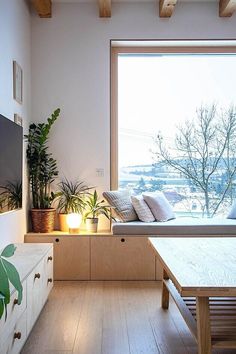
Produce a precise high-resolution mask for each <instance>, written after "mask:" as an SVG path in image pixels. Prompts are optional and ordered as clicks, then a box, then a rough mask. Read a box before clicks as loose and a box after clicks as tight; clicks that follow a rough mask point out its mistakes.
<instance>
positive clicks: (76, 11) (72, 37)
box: [32, 1, 236, 190]
mask: <svg viewBox="0 0 236 354" xmlns="http://www.w3.org/2000/svg"><path fill="white" fill-rule="evenodd" d="M156 3H157V2H156V1H153V3H151V2H150V3H136V4H134V3H126V4H125V3H113V5H112V18H111V19H100V18H99V17H98V9H97V5H96V4H54V6H53V18H52V19H49V20H48V19H47V20H42V19H39V18H38V17H36V16H35V17H34V18H33V21H32V89H33V101H32V102H33V103H32V104H33V110H32V112H33V119H34V120H35V121H40V120H43V119H44V118H45V115H47V114H49V113H50V112H52V111H53V109H54V108H56V107H58V106H59V107H60V108H61V109H62V114H61V117H60V118H59V121H58V122H56V123H55V126H54V128H53V132H52V136H51V147H52V151H53V153H54V156H55V157H56V158H57V160H58V165H59V168H60V171H61V175H63V174H64V175H66V176H67V177H69V178H72V179H73V178H76V177H80V178H81V179H82V180H85V181H86V182H87V183H88V184H90V185H95V186H98V187H99V190H103V189H108V188H109V183H110V155H109V154H110V152H109V145H110V133H109V129H110V76H109V72H110V66H109V65H110V62H109V60H110V57H109V41H110V39H160V38H162V39H171V38H172V39H178V38H179V39H183V38H186V39H201V38H202V39H207V38H209V39H214V38H216V39H224V38H236V16H235V15H234V16H233V17H232V18H229V19H223V18H219V16H218V4H217V3H200V4H199V3H191V4H187V3H182V4H178V6H176V9H175V12H174V15H173V17H172V18H170V19H160V18H159V17H158V9H157V5H156ZM97 167H101V168H104V170H105V175H104V178H102V177H96V173H95V170H96V168H97Z"/></svg>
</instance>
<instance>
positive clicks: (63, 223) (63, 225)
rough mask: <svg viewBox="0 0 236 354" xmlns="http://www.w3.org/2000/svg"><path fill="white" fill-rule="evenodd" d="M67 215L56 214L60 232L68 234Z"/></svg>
mask: <svg viewBox="0 0 236 354" xmlns="http://www.w3.org/2000/svg"><path fill="white" fill-rule="evenodd" d="M67 215H68V214H63V213H59V214H58V218H59V229H60V231H63V232H69V226H68V224H67Z"/></svg>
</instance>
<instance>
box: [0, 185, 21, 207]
mask: <svg viewBox="0 0 236 354" xmlns="http://www.w3.org/2000/svg"><path fill="white" fill-rule="evenodd" d="M21 207H22V183H21V182H15V183H14V182H8V183H7V184H6V185H5V186H0V208H6V209H7V210H15V209H19V208H21Z"/></svg>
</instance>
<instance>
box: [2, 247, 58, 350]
mask: <svg viewBox="0 0 236 354" xmlns="http://www.w3.org/2000/svg"><path fill="white" fill-rule="evenodd" d="M16 247H17V249H16V252H15V254H14V256H13V257H11V258H9V261H10V262H11V263H12V264H14V265H15V267H16V268H17V270H18V272H19V275H20V279H21V282H22V286H23V300H22V302H21V304H20V305H18V303H17V292H16V291H14V289H13V288H12V292H11V302H10V304H9V305H8V308H7V320H6V321H5V318H4V316H3V318H2V319H1V320H0V353H1V354H18V353H20V350H21V349H22V347H23V345H24V343H25V341H26V339H27V337H28V335H29V333H30V331H31V329H32V327H33V325H34V324H35V322H36V320H37V318H38V316H39V314H40V312H41V310H42V308H43V306H44V304H45V302H46V300H47V298H48V295H49V293H50V291H51V289H52V287H53V245H52V244H30V243H28V244H16Z"/></svg>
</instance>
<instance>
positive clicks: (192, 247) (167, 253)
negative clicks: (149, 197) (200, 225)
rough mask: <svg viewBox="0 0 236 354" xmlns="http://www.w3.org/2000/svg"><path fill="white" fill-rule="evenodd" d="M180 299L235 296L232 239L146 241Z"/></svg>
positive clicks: (235, 252)
mask: <svg viewBox="0 0 236 354" xmlns="http://www.w3.org/2000/svg"><path fill="white" fill-rule="evenodd" d="M149 241H150V243H151V245H152V247H153V248H154V250H155V251H156V253H157V256H158V257H159V259H160V261H161V263H162V265H163V267H164V268H165V270H166V271H167V273H168V275H169V276H170V278H171V279H172V280H173V282H174V284H175V286H176V287H177V289H178V290H179V292H180V294H181V295H182V296H189V295H190V296H191V295H192V296H236V238H227V237H225V238H178V239H176V238H160V239H158V238H149Z"/></svg>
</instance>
